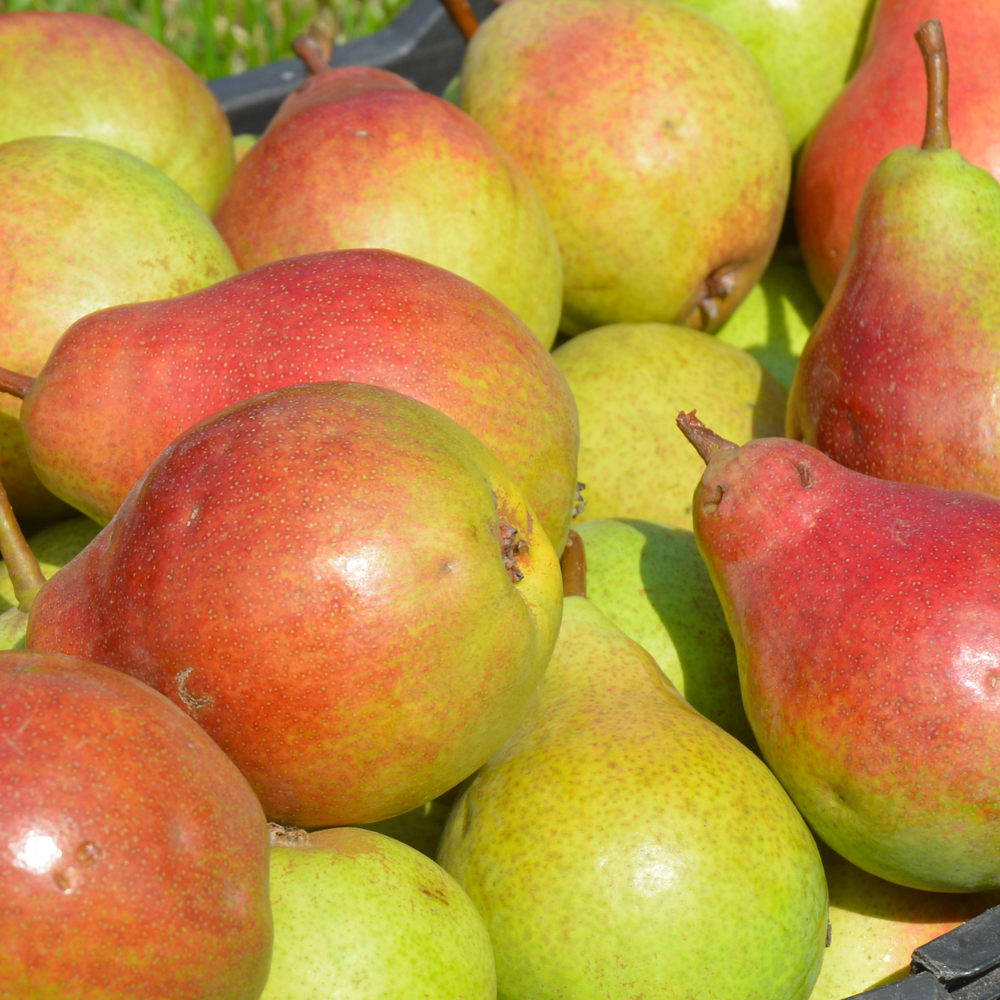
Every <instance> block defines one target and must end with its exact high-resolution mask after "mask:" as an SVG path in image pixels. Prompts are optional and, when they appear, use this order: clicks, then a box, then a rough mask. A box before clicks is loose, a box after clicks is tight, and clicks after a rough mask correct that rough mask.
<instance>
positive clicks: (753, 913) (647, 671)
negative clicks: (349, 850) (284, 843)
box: [438, 597, 827, 1000]
mask: <svg viewBox="0 0 1000 1000" xmlns="http://www.w3.org/2000/svg"><path fill="white" fill-rule="evenodd" d="M438 860H439V861H440V862H441V864H442V865H443V866H444V867H445V868H446V869H447V870H448V871H449V872H451V873H452V875H454V876H455V878H456V879H457V880H458V882H459V883H460V884H461V885H462V886H463V887H464V888H465V890H466V891H467V892H468V893H469V895H470V896H471V897H472V901H473V902H474V903H475V904H476V906H477V908H478V909H479V911H480V913H482V914H483V916H484V918H485V920H486V926H487V928H488V929H489V932H490V937H491V940H492V941H493V946H494V951H495V954H496V961H497V993H498V996H499V997H500V998H501V1000H557V998H558V1000H633V998H635V997H638V996H642V997H644V998H647V1000H655V998H662V1000H667V998H671V1000H676V998H677V997H688V996H697V997H699V998H700V1000H743V998H753V1000H765V998H767V1000H803V998H806V997H808V995H809V991H810V990H811V989H812V985H813V982H814V980H815V979H816V976H817V974H818V972H819V967H820V962H821V960H822V955H823V947H824V942H825V938H826V917H827V895H826V883H825V881H824V878H823V870H822V865H821V862H820V857H819V853H818V851H817V848H816V844H815V841H814V840H813V838H812V835H811V834H810V833H809V830H808V828H807V827H806V825H805V823H804V822H803V821H802V818H801V816H800V815H799V814H798V812H797V811H796V810H795V807H794V806H793V805H792V803H791V801H790V800H789V798H788V796H787V795H786V794H785V793H784V792H783V791H782V789H781V787H780V785H779V784H778V783H777V781H776V780H775V779H774V777H773V775H772V774H771V773H770V772H769V771H768V770H767V768H766V767H765V766H764V765H763V764H762V763H761V761H760V760H759V759H758V758H757V757H755V756H754V755H753V754H752V753H750V751H749V750H747V749H746V748H745V747H744V746H743V745H742V744H740V743H738V742H737V741H736V740H735V739H733V738H732V737H731V736H729V735H728V734H726V733H724V732H723V731H722V730H721V729H719V728H718V727H717V726H715V725H713V724H712V723H710V722H708V721H707V720H706V719H704V718H703V717H702V716H701V715H699V714H698V713H697V712H695V711H694V709H692V708H691V707H690V706H689V705H688V704H687V702H685V701H684V700H683V699H682V698H681V697H680V696H679V695H678V694H677V692H676V690H675V689H674V687H673V685H671V684H670V682H669V681H668V680H667V679H666V678H665V677H664V676H663V674H662V673H661V672H660V670H659V669H658V668H657V666H656V664H655V662H654V661H653V660H652V658H651V657H650V656H649V655H648V654H647V653H646V652H645V651H644V650H643V649H642V648H641V647H640V646H638V645H636V644H635V643H634V642H632V640H630V639H628V638H627V637H626V636H625V635H624V634H623V633H622V632H621V631H619V630H618V629H617V628H616V627H615V626H614V625H612V624H611V623H610V622H609V621H608V620H607V618H605V617H604V615H603V614H601V612H600V611H598V610H597V608H595V607H594V605H593V604H591V603H590V602H589V601H587V599H586V598H583V597H567V598H566V599H565V609H564V613H563V625H562V629H561V631H560V635H559V642H558V644H557V646H556V651H555V653H554V654H553V657H552V661H551V663H550V665H549V669H548V671H547V672H546V674H545V678H544V680H543V681H542V684H541V685H540V687H539V691H538V696H537V698H536V699H535V701H533V702H532V704H531V707H530V708H529V710H528V712H527V713H526V715H525V716H524V718H523V719H522V721H521V724H520V726H519V727H518V729H517V731H516V733H515V734H514V735H513V736H512V737H511V738H510V739H509V740H508V741H507V743H506V744H505V745H504V747H503V748H502V749H501V750H500V751H499V752H498V753H497V754H496V755H495V756H494V757H493V758H492V759H491V760H490V762H489V763H488V764H487V765H486V766H485V767H484V768H482V769H481V770H480V771H479V773H478V774H477V775H476V777H475V778H474V779H473V780H472V782H471V783H470V785H469V786H468V788H467V790H466V791H465V792H464V794H463V796H462V798H461V799H459V801H458V803H457V804H456V807H455V810H454V812H453V813H452V815H451V817H450V818H449V821H448V826H447V827H446V829H445V833H444V837H443V838H442V843H441V848H440V851H439V855H438Z"/></svg>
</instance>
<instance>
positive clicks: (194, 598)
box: [3, 382, 562, 828]
mask: <svg viewBox="0 0 1000 1000" xmlns="http://www.w3.org/2000/svg"><path fill="white" fill-rule="evenodd" d="M4 544H5V545H6V544H7V542H6V541H4ZM3 551H4V555H5V558H6V559H7V561H8V565H11V556H9V555H8V554H7V548H4V550H3ZM15 554H16V553H15ZM18 565H19V564H18ZM18 572H20V568H19V570H18ZM35 577H36V579H35V580H34V581H33V582H31V581H29V584H28V587H29V593H30V590H33V589H35V588H36V587H37V588H38V591H37V597H35V598H34V602H33V606H31V608H30V612H29V618H28V637H27V646H28V648H29V649H35V650H39V649H41V650H46V651H51V652H69V651H70V650H75V651H77V654H82V653H83V652H84V650H86V651H87V654H88V656H89V657H90V658H92V659H94V660H96V661H98V662H104V663H105V664H106V665H108V666H114V667H115V668H117V669H120V670H123V671H125V672H126V673H129V674H132V675H133V676H135V677H137V678H138V679H140V680H142V681H143V682H144V683H147V684H149V685H150V686H152V687H155V688H157V690H159V691H160V692H161V693H162V694H164V695H166V696H167V697H168V698H170V699H171V700H172V701H173V702H174V703H175V704H176V705H177V706H178V707H179V708H181V709H182V710H184V711H186V712H187V713H188V714H189V715H190V716H191V717H192V718H193V719H195V720H196V721H197V722H198V723H199V725H201V726H202V727H203V728H204V729H205V730H206V731H207V732H208V733H209V735H211V736H212V738H213V739H215V740H216V742H217V743H218V744H219V745H220V746H221V747H222V748H223V749H224V750H225V751H226V752H227V753H228V754H229V755H230V757H231V758H232V759H233V760H234V761H235V762H236V764H237V766H238V767H239V768H240V770H241V771H242V772H243V773H244V774H245V775H246V776H247V778H248V780H249V781H250V783H251V785H252V787H253V788H254V791H255V792H256V793H257V795H258V797H259V798H260V800H261V803H262V805H263V806H264V810H265V812H266V814H267V816H268V818H269V819H272V820H275V821H277V822H284V823H289V824H293V825H295V826H301V827H310V828H315V827H321V826H338V825H357V824H359V823H374V822H377V821H379V820H382V819H388V818H389V817H391V816H396V815H399V814H400V813H404V812H408V811H409V810H411V809H414V808H416V807H417V806H419V805H421V804H422V803H424V802H427V801H429V800H430V799H432V798H434V797H436V796H438V795H441V794H443V793H444V792H447V791H448V790H449V789H451V788H453V787H454V786H455V785H456V784H458V783H459V782H460V781H462V780H464V779H465V778H466V777H468V775H470V774H471V773H472V772H473V771H475V770H476V768H478V767H479V766H480V765H481V764H482V763H483V762H484V761H486V760H487V759H488V758H489V757H490V755H491V754H492V753H493V752H494V751H495V750H496V749H497V748H498V747H500V745H501V744H502V743H503V742H504V740H505V739H506V738H507V736H508V735H509V734H510V733H511V732H513V730H514V728H515V726H516V725H517V721H518V719H519V718H520V715H521V713H522V711H523V710H524V707H525V705H526V704H527V702H528V701H529V700H530V698H531V697H532V694H533V692H534V690H535V687H536V686H537V684H538V679H539V677H540V676H541V675H542V673H543V672H544V670H545V667H546V664H547V663H548V660H549V657H550V655H551V653H552V648H553V645H554V644H555V639H556V633H557V632H558V629H559V618H560V616H561V613H562V600H561V598H562V587H561V579H560V575H559V563H558V560H557V557H556V555H555V552H554V550H553V548H552V545H551V543H550V542H549V541H548V539H547V538H546V536H545V533H544V532H543V530H542V528H541V525H540V523H539V521H538V518H537V517H536V516H535V515H534V512H533V511H532V509H531V507H530V506H529V504H528V503H527V501H526V500H525V498H524V496H523V494H522V493H521V492H520V491H519V490H518V488H517V487H516V486H515V485H514V483H513V481H512V480H511V478H510V475H509V474H508V473H507V471H506V469H505V468H504V467H503V466H502V465H501V463H500V462H499V461H498V460H497V459H496V458H495V456H494V455H493V454H492V452H490V451H489V450H488V449H487V448H486V447H485V446H484V445H483V444H481V443H480V442H479V441H478V440H477V439H476V438H475V437H473V435H472V434H471V433H469V432H468V431H466V430H465V429H464V428H462V427H460V426H459V425H458V424H457V423H455V422H454V421H453V420H451V419H450V418H448V417H447V416H445V415H444V414H443V413H441V412H439V411H438V410H436V409H434V408H433V407H431V406H428V405H427V404H425V403H421V402H418V401H417V400H415V399H411V398H409V397H407V396H404V395H402V394H400V393H397V392H393V391H391V390H389V389H383V388H380V387H377V386H370V385H364V384H361V383H354V382H333V383H331V382H321V383H315V384H310V385H299V386H290V387H286V388H282V389H276V390H274V391H272V392H269V393H263V394H261V395H259V396H254V397H251V398H250V399H248V400H243V401H242V402H239V403H235V404H233V405H232V406H229V407H228V408H226V409H224V410H222V411H220V412H219V413H216V414H214V415H213V416H210V417H208V418H207V419H205V420H203V421H201V423H199V424H196V425H195V426H194V427H192V428H189V429H188V430H187V431H186V432H184V433H183V434H181V435H180V436H179V437H178V438H177V439H176V440H175V441H174V442H173V443H172V444H171V445H169V446H168V447H167V448H165V449H164V450H163V452H161V454H160V456H159V457H158V458H157V459H156V461H155V462H154V463H153V464H152V465H151V466H150V467H149V469H148V470H147V471H146V474H145V475H144V476H143V477H142V479H141V480H140V481H139V482H138V483H137V484H136V485H135V487H134V489H133V490H132V491H131V492H130V493H129V495H128V496H127V497H126V499H125V502H124V503H123V504H122V506H121V507H120V508H119V509H118V511H117V513H116V514H115V516H114V517H113V518H112V519H111V522H110V523H109V524H108V525H107V526H106V527H105V528H104V530H103V531H102V532H101V533H100V534H99V535H98V536H97V537H96V538H95V539H94V541H93V542H91V543H90V545H88V546H87V548H86V549H84V551H83V552H81V553H80V555H78V556H77V557H76V558H75V559H73V560H72V561H71V562H70V563H68V564H67V565H66V566H65V567H64V568H63V569H62V570H60V571H59V572H58V573H56V575H55V576H53V577H52V579H51V580H48V581H39V580H38V579H37V578H38V577H40V574H37V573H36V574H35ZM19 602H20V603H21V605H22V607H23V606H24V604H25V603H27V600H22V599H21V596H20V591H19Z"/></svg>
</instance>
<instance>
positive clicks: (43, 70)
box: [0, 10, 234, 212]
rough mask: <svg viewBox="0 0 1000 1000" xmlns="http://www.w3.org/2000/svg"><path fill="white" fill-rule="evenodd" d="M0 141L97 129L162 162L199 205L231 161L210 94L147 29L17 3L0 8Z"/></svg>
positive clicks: (214, 197) (227, 132)
mask: <svg viewBox="0 0 1000 1000" xmlns="http://www.w3.org/2000/svg"><path fill="white" fill-rule="evenodd" d="M0 91H2V92H3V95H4V100H3V106H2V107H0V142H9V141H10V140H11V139H21V138H24V137H25V136H32V135H63V136H77V137H80V138H85V139H96V140H97V141H99V142H104V143H107V144H108V145H109V146H114V147H115V148H116V149H124V150H125V151H126V152H128V153H131V154H132V155H133V156H138V157H139V158H140V159H141V160H145V161H146V162H147V163H150V164H152V165H153V166H154V167H156V168H157V169H158V170H162V171H163V173H165V174H166V175H167V176H168V177H169V178H170V179H171V180H172V181H174V182H175V183H176V184H177V185H178V186H179V187H180V188H181V189H182V190H184V191H186V192H187V193H188V194H189V195H190V196H191V197H192V198H193V199H194V201H195V203H196V204H197V205H198V206H199V207H200V208H201V209H202V211H205V212H211V211H213V210H214V208H215V206H216V204H217V203H218V201H219V198H220V197H221V195H222V190H223V188H224V187H225V184H226V181H228V180H229V175H230V174H231V173H232V170H233V163H234V157H233V144H232V139H233V134H232V131H231V129H230V127H229V120H228V119H227V118H226V115H225V113H224V112H223V110H222V107H221V105H220V104H219V102H218V100H217V99H216V97H215V95H214V94H213V93H212V91H211V90H209V88H208V87H207V86H206V85H205V82H204V81H203V80H201V79H200V78H199V77H198V74H197V73H195V72H194V70H192V69H191V68H190V67H189V66H187V65H186V64H185V63H184V61H183V60H182V59H181V58H180V57H179V56H176V55H174V53H173V52H171V51H170V49H168V48H167V47H166V46H165V45H161V44H160V43H159V42H157V41H155V39H153V38H152V37H150V36H149V35H147V34H145V33H144V32H142V31H139V30H138V29H137V28H133V27H132V26H130V25H127V24H123V23H122V22H121V21H117V20H115V19H113V18H110V17H98V16H96V15H94V14H82V13H70V12H66V11H60V12H58V13H56V12H53V11H34V10H22V11H15V12H10V13H7V14H4V16H3V18H0Z"/></svg>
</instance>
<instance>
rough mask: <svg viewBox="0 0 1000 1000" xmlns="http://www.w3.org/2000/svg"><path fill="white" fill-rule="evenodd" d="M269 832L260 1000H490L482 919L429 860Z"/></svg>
mask: <svg viewBox="0 0 1000 1000" xmlns="http://www.w3.org/2000/svg"><path fill="white" fill-rule="evenodd" d="M272 829H273V828H272ZM278 831H279V832H278V834H277V835H276V834H275V833H274V832H272V846H271V909H272V911H273V913H274V955H273V957H272V959H271V975H270V978H269V979H268V981H267V987H266V989H265V990H264V992H263V994H262V995H261V1000H330V998H332V997H336V998H337V1000H373V998H375V997H398V998H399V1000H404V998H405V1000H410V998H413V1000H416V998H418V997H419V998H420V1000H495V998H496V971H495V968H494V963H493V949H492V947H491V945H490V939H489V936H488V935H487V933H486V927H485V926H484V924H483V919H482V917H480V915H479V914H478V913H477V912H476V909H475V907H474V906H473V905H472V903H471V901H470V900H469V898H468V896H467V895H466V894H465V893H464V892H463V891H462V889H461V887H460V886H458V885H457V884H456V882H455V880H454V879H453V878H451V876H450V875H448V873H447V872H445V871H442V870H441V868H440V867H439V866H438V865H436V864H435V863H434V862H433V861H432V860H431V859H430V858H427V857H424V855H423V854H421V853H419V852H418V851H415V850H414V849H413V848H411V847H407V846H406V845H405V844H401V843H400V842H399V841H397V840H393V839H392V838H391V837H387V836H384V835H383V834H381V833H375V832H373V831H371V830H360V829H356V828H352V827H340V828H338V829H333V830H319V831H316V832H314V833H309V834H307V833H306V832H305V831H304V830H294V831H287V830H284V829H283V828H278Z"/></svg>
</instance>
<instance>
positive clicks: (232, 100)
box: [209, 0, 1000, 1000]
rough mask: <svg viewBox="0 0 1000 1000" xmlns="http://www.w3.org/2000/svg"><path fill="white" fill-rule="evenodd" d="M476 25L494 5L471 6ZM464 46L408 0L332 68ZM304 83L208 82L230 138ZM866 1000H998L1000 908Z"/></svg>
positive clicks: (444, 64)
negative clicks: (385, 24)
mask: <svg viewBox="0 0 1000 1000" xmlns="http://www.w3.org/2000/svg"><path fill="white" fill-rule="evenodd" d="M470 4H471V6H472V9H473V11H474V12H475V14H476V16H477V17H478V18H479V19H480V20H483V19H484V18H486V17H488V16H489V14H490V13H491V12H492V11H493V10H494V9H495V3H494V0H470ZM464 52H465V41H464V39H463V38H462V36H461V34H460V33H459V31H458V29H457V28H456V27H455V26H454V25H453V24H452V22H451V19H450V18H449V17H448V15H447V14H446V13H445V11H444V8H443V7H442V6H441V4H440V3H439V0H412V2H411V3H410V5H409V6H408V7H407V8H406V9H405V10H404V11H403V12H402V13H401V14H400V15H399V17H398V18H396V20H395V21H393V23H392V24H390V25H389V26H388V27H386V28H383V29H382V30H381V31H379V32H378V33H376V34H374V35H371V36H369V37H368V38H361V39H358V40H357V41H353V42H348V43H347V44H346V45H342V46H340V47H339V48H337V49H335V50H334V54H333V59H332V60H331V63H332V65H334V66H378V67H379V68H381V69H388V70H391V71H392V72H394V73H398V74H399V75H400V76H403V77H406V79H408V80H410V81H411V82H412V83H414V84H416V85H417V86H418V87H420V88H421V89H422V90H427V91H430V92H432V93H435V94H440V93H441V92H442V91H443V90H444V88H445V87H446V86H447V85H448V83H449V82H450V81H451V79H452V78H453V77H454V76H455V74H456V73H458V71H459V67H460V66H461V63H462V56H463V54H464ZM305 78H306V70H305V67H304V66H303V64H302V63H301V62H300V61H299V60H298V59H283V60H281V61H280V62H276V63H272V64H271V65H270V66H262V67H261V68H260V69H252V70H249V71H248V72H246V73H241V74H239V75H237V76H228V77H222V78H221V79H218V80H212V81H211V82H210V83H209V87H211V89H212V91H213V92H214V93H215V96H216V97H217V98H218V99H219V101H220V103H221V104H222V107H223V109H224V110H225V112H226V114H227V115H228V116H229V121H230V124H231V125H232V128H233V132H234V134H239V133H241V132H251V133H255V134H259V133H261V132H263V131H264V129H265V128H266V127H267V123H268V122H269V121H270V120H271V117H272V116H273V115H274V113H275V111H277V110H278V105H279V104H281V102H282V101H283V100H284V99H285V97H287V96H288V95H289V94H290V93H291V92H292V91H293V90H294V89H295V88H296V87H297V86H298V85H299V84H300V83H302V81H303V80H304V79H305ZM858 996H861V997H865V998H866V1000H948V998H952V1000H1000V906H998V907H996V908H995V909H992V910H989V911H987V912H986V913H984V914H982V915H981V916H979V917H976V918H975V919H973V920H970V921H968V922H967V923H965V924H963V925H962V926H961V927H957V928H956V929H955V930H953V931H949V932H948V933H947V934H944V935H942V936H941V937H939V938H937V939H935V940H934V941H931V942H930V943H928V944H926V945H924V946H923V947H921V948H918V949H917V950H916V951H915V952H914V953H913V961H912V965H911V969H910V975H909V976H908V977H907V978H906V979H901V980H899V981H898V982H895V983H891V984H889V985H888V986H880V987H878V988H877V989H874V990H869V991H867V992H866V993H861V994H858Z"/></svg>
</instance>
